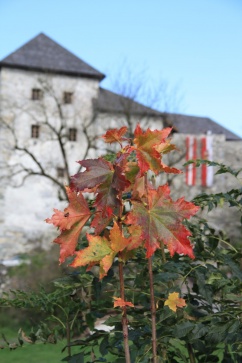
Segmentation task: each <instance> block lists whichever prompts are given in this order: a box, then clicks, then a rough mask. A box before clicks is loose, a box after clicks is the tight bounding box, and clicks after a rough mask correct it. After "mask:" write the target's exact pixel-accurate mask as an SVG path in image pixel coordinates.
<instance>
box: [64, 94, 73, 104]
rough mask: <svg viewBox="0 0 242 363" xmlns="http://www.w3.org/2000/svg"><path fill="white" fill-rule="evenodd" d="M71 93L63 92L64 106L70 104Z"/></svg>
mask: <svg viewBox="0 0 242 363" xmlns="http://www.w3.org/2000/svg"><path fill="white" fill-rule="evenodd" d="M72 98H73V93H72V92H64V94H63V102H64V103H65V104H68V103H72Z"/></svg>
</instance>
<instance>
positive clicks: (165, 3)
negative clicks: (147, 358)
mask: <svg viewBox="0 0 242 363" xmlns="http://www.w3.org/2000/svg"><path fill="white" fill-rule="evenodd" d="M40 32H44V33H45V34H46V35H48V36H50V37H51V38H52V39H54V40H55V41H57V42H58V43H60V44H61V45H62V46H64V47H65V48H67V49H68V50H70V51H71V52H73V53H75V54H76V55H77V56H79V57H80V58H82V59H83V60H84V61H86V62H87V63H89V64H90V65H92V66H93V67H95V68H97V69H98V70H100V71H102V72H104V73H105V74H107V75H111V74H112V71H113V73H115V72H116V74H117V67H118V65H120V64H122V60H124V59H125V60H126V62H127V63H130V65H131V67H134V68H135V69H144V68H145V69H147V74H148V75H149V77H150V80H151V81H152V82H154V84H155V83H157V82H158V80H159V79H160V78H161V77H163V78H165V79H166V80H167V81H168V83H169V84H170V85H171V86H172V87H173V86H176V85H178V88H179V90H180V93H182V94H184V100H183V102H182V104H181V109H180V110H181V112H182V113H186V114H190V115H197V116H207V117H210V118H212V119H213V120H214V121H216V122H218V123H220V124H221V125H223V126H225V127H227V128H229V129H230V130H231V131H234V132H235V133H237V134H238V135H240V136H242V0H122V1H121V0H120V1H118V0H69V1H66V0H42V1H33V0H0V59H2V58H3V57H5V56H7V55H8V54H9V53H11V52H13V51H14V50H16V49H17V48H18V47H20V46H21V45H23V44H24V43H25V42H27V41H28V40H30V39H31V38H33V37H34V36H36V35H37V34H39V33H40ZM109 79H110V78H109V77H108V76H107V79H106V80H105V81H104V82H103V87H107V88H111V87H112V85H111V84H110V81H109Z"/></svg>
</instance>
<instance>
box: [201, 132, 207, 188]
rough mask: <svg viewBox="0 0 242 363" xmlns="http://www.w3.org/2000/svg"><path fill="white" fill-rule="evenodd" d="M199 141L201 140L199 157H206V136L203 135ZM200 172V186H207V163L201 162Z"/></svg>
mask: <svg viewBox="0 0 242 363" xmlns="http://www.w3.org/2000/svg"><path fill="white" fill-rule="evenodd" d="M201 142H202V150H201V157H202V159H207V139H206V137H203V138H202V140H201ZM201 174H202V186H203V187H206V186H207V165H206V164H202V170H201Z"/></svg>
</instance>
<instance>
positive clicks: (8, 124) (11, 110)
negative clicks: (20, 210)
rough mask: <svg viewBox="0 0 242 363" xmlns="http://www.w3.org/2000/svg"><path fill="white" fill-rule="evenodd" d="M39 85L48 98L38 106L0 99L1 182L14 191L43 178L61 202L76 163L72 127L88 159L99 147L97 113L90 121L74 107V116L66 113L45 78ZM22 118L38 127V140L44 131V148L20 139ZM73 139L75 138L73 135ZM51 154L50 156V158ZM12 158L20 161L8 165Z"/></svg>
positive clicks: (93, 112) (26, 138) (59, 99)
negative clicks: (0, 137) (32, 179)
mask: <svg viewBox="0 0 242 363" xmlns="http://www.w3.org/2000/svg"><path fill="white" fill-rule="evenodd" d="M38 84H39V90H41V93H42V94H44V95H45V97H40V99H39V100H38V102H33V103H32V105H31V107H30V106H29V104H28V103H27V102H26V104H21V105H20V104H17V103H14V104H13V103H11V100H9V99H4V98H3V99H1V109H2V112H1V116H0V128H1V133H2V135H4V140H2V141H3V142H2V152H3V153H4V154H5V156H6V158H4V157H3V158H2V160H1V165H0V167H1V174H2V179H4V178H5V179H6V180H8V183H9V182H10V183H11V186H13V187H19V186H21V185H23V183H24V182H25V180H26V179H27V178H29V177H30V176H33V175H35V176H41V177H44V178H47V179H49V180H50V181H51V182H52V183H53V184H54V185H55V186H56V187H57V190H58V196H59V198H60V199H65V198H66V197H67V196H66V190H65V186H64V184H69V183H70V176H71V172H70V169H71V168H70V162H71V163H72V164H73V160H71V158H70V157H69V155H70V152H71V146H70V127H71V128H72V130H74V128H75V129H77V130H79V132H80V131H81V135H82V142H81V146H79V147H80V151H81V156H80V157H82V158H84V159H85V158H86V157H87V155H88V153H89V152H90V150H91V149H95V147H96V146H95V140H96V135H95V133H94V131H93V122H94V120H95V118H96V111H95V109H94V108H93V110H92V113H91V114H90V117H85V118H83V117H82V118H81V117H80V110H78V109H75V108H74V107H73V108H72V112H71V113H70V114H68V113H67V112H65V111H66V110H65V102H64V100H63V98H62V97H60V96H58V95H57V92H56V90H55V89H54V87H53V85H52V83H51V82H50V80H49V79H48V78H47V77H42V78H40V79H39V80H38ZM46 96H47V97H46ZM20 117H21V118H22V120H23V119H24V118H25V117H26V118H28V119H29V120H31V123H32V124H33V125H36V127H37V129H36V131H35V132H36V134H35V135H32V137H33V136H34V137H36V138H37V137H38V136H39V135H37V133H38V132H39V131H38V128H41V131H42V130H43V133H44V136H43V139H41V141H42V147H41V148H40V147H37V146H36V145H34V144H35V141H37V140H36V139H32V140H31V141H32V142H29V137H24V138H23V137H21V135H20V133H21V130H20V127H19V125H18V123H19V118H20ZM70 125H71V126H70ZM80 129H81V130H80ZM22 132H23V131H22ZM29 132H31V131H29ZM32 132H33V131H32ZM72 137H75V135H74V133H73V135H72ZM45 148H46V149H45ZM48 153H51V155H47V154H48ZM13 154H14V155H18V157H17V158H15V159H14V161H11V158H9V160H8V162H6V160H7V159H8V158H7V155H13ZM43 154H44V155H43ZM57 155H58V161H57V160H56V159H57ZM48 156H49V157H48ZM58 165H60V166H61V168H59V172H60V173H62V174H63V175H62V176H61V177H60V175H58V172H57V170H56V167H57V166H58ZM77 171H78V170H77Z"/></svg>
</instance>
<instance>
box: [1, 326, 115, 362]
mask: <svg viewBox="0 0 242 363" xmlns="http://www.w3.org/2000/svg"><path fill="white" fill-rule="evenodd" d="M2 333H3V334H4V335H5V336H6V338H7V340H8V341H9V342H10V343H14V342H16V343H17V338H16V337H17V333H16V331H15V330H13V329H10V328H2V327H0V346H4V347H5V348H4V349H1V350H0V362H1V363H60V362H61V361H62V359H63V358H65V357H66V356H67V350H65V351H64V352H63V353H62V352H61V351H62V349H63V348H64V347H65V344H66V342H65V340H63V341H58V342H57V344H43V343H41V342H40V343H39V342H38V343H36V344H28V343H24V345H23V346H22V347H19V348H17V349H15V350H10V349H9V348H8V346H7V345H6V343H5V342H4V340H3V339H2ZM79 352H80V347H72V355H74V354H77V353H79ZM97 355H98V349H97ZM105 358H106V359H107V360H108V362H110V363H111V362H114V361H115V356H113V355H111V354H110V355H109V356H106V357H105ZM116 358H117V357H116ZM90 361H91V357H90V356H87V357H86V359H85V362H90Z"/></svg>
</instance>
